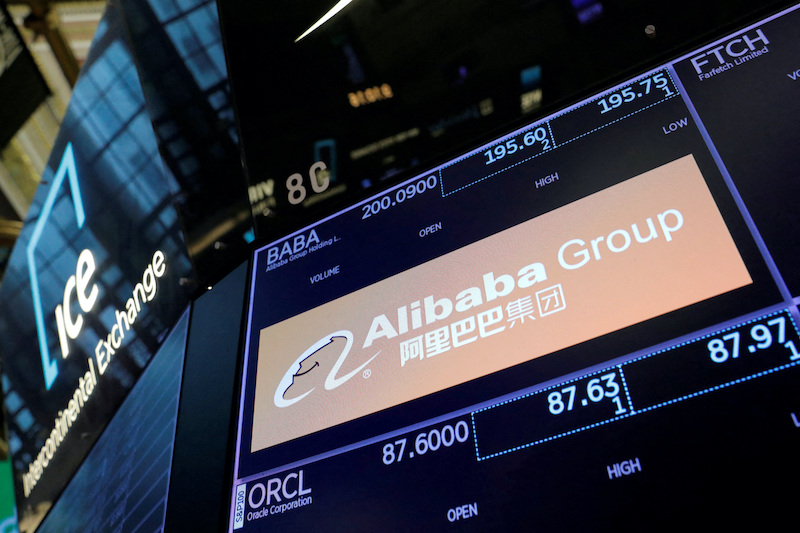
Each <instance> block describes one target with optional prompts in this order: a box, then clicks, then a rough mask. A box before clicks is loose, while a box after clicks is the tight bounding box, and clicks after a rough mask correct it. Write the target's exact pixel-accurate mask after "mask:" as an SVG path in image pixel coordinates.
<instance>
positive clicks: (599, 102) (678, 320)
mask: <svg viewBox="0 0 800 533" xmlns="http://www.w3.org/2000/svg"><path fill="white" fill-rule="evenodd" d="M573 4H575V3H573ZM798 24H800V11H799V10H798V9H797V8H796V7H795V8H791V9H788V10H786V11H783V12H781V13H778V14H776V15H774V16H771V17H769V18H767V19H764V20H760V21H758V22H756V23H753V24H750V25H748V26H747V27H744V28H742V29H740V30H738V31H736V32H735V33H731V34H730V35H727V36H726V37H724V38H721V39H719V40H716V41H714V42H711V43H709V44H707V45H705V46H703V47H701V48H697V49H696V50H695V51H692V52H690V53H688V54H685V55H682V56H680V57H677V58H675V59H674V60H672V61H670V62H667V63H665V64H663V65H660V66H657V67H656V68H652V69H649V70H647V71H645V72H641V73H640V74H639V75H636V76H634V77H632V78H630V79H628V80H627V81H624V82H622V83H619V84H616V85H614V86H611V87H609V88H607V89H606V90H604V91H602V92H600V93H598V94H595V95H593V96H590V97H588V98H586V99H584V100H581V101H579V102H577V103H575V104H574V105H571V106H569V107H566V108H564V109H561V110H559V111H557V112H555V113H553V114H550V115H548V116H544V117H542V118H540V119H537V120H536V121H533V122H530V123H528V124H524V125H522V126H520V127H517V128H515V129H513V130H508V131H507V133H504V134H502V135H500V136H498V137H496V138H494V139H493V140H491V141H489V142H486V143H483V144H481V145H479V146H476V147H475V148H474V149H472V150H470V151H467V152H464V153H461V154H459V155H457V156H455V157H454V158H452V159H450V160H448V161H446V162H444V163H442V164H440V165H437V166H434V167H432V168H429V169H428V170H427V171H425V172H420V173H418V174H417V175H415V176H413V177H411V178H410V179H408V180H406V181H403V182H401V183H397V184H395V185H393V186H391V187H388V188H386V189H384V190H382V191H381V192H380V193H378V194H375V195H373V196H371V197H369V198H367V199H365V200H363V201H361V202H358V203H353V204H352V205H349V206H347V207H345V208H343V209H342V210H340V211H338V212H336V213H334V214H332V215H330V216H327V217H326V218H323V219H321V220H318V221H317V222H315V223H313V224H311V225H309V226H307V227H305V228H303V229H300V230H298V231H296V232H294V233H292V234H290V235H287V236H285V237H284V238H282V239H279V240H276V241H274V242H270V243H269V244H266V245H264V246H262V247H260V248H258V249H257V250H256V251H255V254H254V259H253V267H252V274H251V275H252V279H251V287H250V301H249V312H248V316H247V325H246V343H245V347H244V365H243V377H242V387H241V397H240V407H239V415H238V416H239V418H238V426H237V434H236V436H237V444H236V449H235V461H234V475H233V483H232V490H231V499H230V506H231V507H230V508H231V514H230V518H229V530H230V531H239V530H241V531H309V530H334V531H337V530H357V531H366V530H398V531H409V530H422V531H427V530H446V529H447V528H448V527H454V528H458V529H459V530H468V531H488V530H499V531H509V530H520V529H529V528H534V529H536V530H543V531H552V530H578V528H590V527H599V526H602V527H603V528H604V529H614V528H616V529H615V530H617V529H618V530H642V529H647V527H646V526H645V525H644V524H648V523H652V521H653V519H654V518H656V517H657V518H658V520H659V523H664V524H670V525H676V526H677V525H680V524H682V523H683V522H682V521H683V520H684V519H685V517H687V516H693V517H696V518H695V519H696V520H698V524H705V525H712V524H714V525H720V524H728V523H730V524H741V523H742V522H741V521H742V520H750V519H752V520H758V523H759V524H761V526H762V527H764V526H765V525H766V524H768V523H769V521H770V520H773V519H774V520H776V523H782V522H781V521H782V520H784V519H786V518H788V517H789V516H790V510H791V505H790V503H789V502H790V495H789V494H788V493H787V492H786V491H785V490H784V489H783V488H782V487H785V486H787V484H788V483H789V482H790V481H791V480H794V479H795V478H796V476H797V474H798V473H800V468H798V467H800V463H799V462H798V460H797V454H796V449H797V444H798V435H799V434H798V431H800V430H798V427H800V403H798V400H797V395H796V391H797V384H798V378H799V375H798V369H797V365H798V364H800V363H799V362H800V336H798V335H799V333H798V329H797V320H798V318H800V315H798V310H797V303H798V301H800V273H798V270H797V268H796V264H797V261H798V259H799V258H800V257H798V249H800V248H799V247H798V244H800V219H799V218H798V215H797V210H796V208H795V205H796V202H797V200H798V198H800V181H798V180H797V168H800V167H799V164H800V152H798V151H797V150H796V146H797V141H798V128H797V124H796V122H797V121H796V117H797V116H798V114H800V99H798V98H797V91H798V87H800V86H799V85H798V84H800V80H799V79H798V71H797V69H798V67H800V64H798V63H797V57H798V54H800V39H798V37H797V32H796V28H797V26H798ZM378 90H380V88H379V89H378ZM246 144H247V142H246V141H245V145H246ZM320 183H322V182H321V181H318V182H316V185H320ZM287 186H288V187H289V195H290V198H291V194H292V190H293V189H292V187H293V186H294V187H295V189H296V190H299V188H298V187H299V186H298V184H296V183H295V184H290V183H288V182H287ZM307 192H309V194H310V189H308V191H307ZM734 507H735V508H736V512H735V513H728V512H722V511H720V509H726V510H729V509H732V508H734ZM767 509H769V516H766V517H765V516H764V515H765V514H766V513H765V510H767ZM643 520H648V522H643ZM534 526H535V527H534Z"/></svg>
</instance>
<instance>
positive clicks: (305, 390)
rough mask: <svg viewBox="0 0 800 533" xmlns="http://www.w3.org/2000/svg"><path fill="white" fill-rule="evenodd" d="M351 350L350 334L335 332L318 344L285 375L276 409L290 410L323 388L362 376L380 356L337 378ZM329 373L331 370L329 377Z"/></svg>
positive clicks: (374, 356)
mask: <svg viewBox="0 0 800 533" xmlns="http://www.w3.org/2000/svg"><path fill="white" fill-rule="evenodd" d="M352 347H353V333H352V332H350V331H347V330H341V331H336V332H334V333H331V334H330V335H327V336H325V337H323V338H321V339H320V340H318V341H317V342H315V343H314V344H313V345H312V346H311V347H310V348H308V349H307V350H306V351H305V352H303V354H302V355H301V356H300V357H298V358H297V359H296V360H295V362H294V363H292V365H291V366H290V367H289V369H288V370H287V371H286V373H285V374H284V375H283V378H282V379H281V381H280V383H279V384H278V388H277V389H276V390H275V396H274V398H273V401H274V403H275V406H276V407H289V406H290V405H293V404H295V403H297V402H299V401H300V400H302V399H303V398H305V397H306V396H308V395H309V394H311V393H312V392H314V391H315V390H316V389H317V388H319V386H320V385H322V386H323V387H324V388H325V390H333V389H335V388H337V387H339V386H340V385H342V384H343V383H345V382H347V381H348V380H349V379H350V378H352V377H353V376H355V375H356V374H358V373H359V372H361V370H363V369H364V367H365V366H367V365H368V364H369V363H370V362H372V360H373V359H375V358H376V357H377V356H378V354H380V352H378V353H376V354H375V355H373V356H372V357H370V358H369V359H368V360H366V361H364V362H363V363H362V364H360V365H359V366H358V367H357V368H355V369H353V370H351V371H350V372H348V373H347V374H345V375H344V376H341V377H337V376H336V374H337V372H339V370H340V369H341V368H342V365H344V362H345V360H346V359H347V355H348V354H349V353H350V349H351V348H352ZM334 358H336V359H335V362H334ZM327 369H330V370H328V371H327V375H326V370H327Z"/></svg>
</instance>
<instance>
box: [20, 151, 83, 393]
mask: <svg viewBox="0 0 800 533" xmlns="http://www.w3.org/2000/svg"><path fill="white" fill-rule="evenodd" d="M64 179H68V180H69V188H70V193H71V195H72V204H73V206H74V208H75V218H76V220H77V223H78V228H79V229H80V228H83V224H84V222H86V213H85V212H84V210H83V200H82V199H81V189H80V186H79V184H78V171H77V168H76V166H75V155H74V153H73V150H72V143H67V147H66V149H65V150H64V155H63V156H62V157H61V163H59V165H58V170H57V171H56V174H55V178H54V179H53V184H52V186H51V187H50V190H49V191H48V193H47V198H45V201H44V204H43V205H42V209H41V211H40V213H39V219H38V220H37V221H36V225H35V226H34V228H33V234H32V235H31V240H30V242H28V246H27V248H26V252H27V256H28V273H29V276H30V281H31V293H32V296H33V313H34V316H35V318H36V330H37V333H38V338H39V352H40V354H41V357H42V370H43V371H44V383H45V386H46V388H47V390H50V387H52V385H53V382H54V381H55V379H56V377H57V376H58V362H57V361H55V360H53V359H52V358H51V357H50V349H49V347H48V342H47V333H46V331H45V326H44V313H43V312H42V298H41V294H40V292H39V277H38V274H37V271H36V261H35V254H36V247H37V246H38V244H39V240H40V239H41V237H42V232H43V231H44V228H45V226H46V225H47V220H48V218H49V217H50V214H51V213H52V210H53V205H54V204H55V201H56V197H57V196H58V192H59V191H60V190H61V186H62V185H63V184H64ZM79 264H80V261H79ZM79 270H80V269H79ZM70 281H71V282H72V283H73V284H74V281H73V278H70ZM67 288H68V289H69V283H68V287H67ZM67 295H68V291H65V298H64V300H65V301H67V300H68V298H67ZM92 303H93V302H92ZM67 313H68V311H67ZM57 314H58V313H57ZM78 318H79V319H80V317H78ZM77 322H78V321H77V320H76V321H75V323H74V324H76V325H77ZM59 326H61V324H59ZM77 329H80V325H77ZM70 336H72V335H70ZM62 346H63V343H62Z"/></svg>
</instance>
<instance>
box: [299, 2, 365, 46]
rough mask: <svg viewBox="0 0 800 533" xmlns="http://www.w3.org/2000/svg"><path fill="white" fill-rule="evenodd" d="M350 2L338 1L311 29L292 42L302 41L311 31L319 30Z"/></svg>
mask: <svg viewBox="0 0 800 533" xmlns="http://www.w3.org/2000/svg"><path fill="white" fill-rule="evenodd" d="M352 1H353V0H339V2H338V3H337V4H336V5H335V6H333V7H332V8H331V9H330V11H328V12H327V13H325V14H324V15H323V16H322V18H321V19H319V20H318V21H316V22H315V23H314V24H312V25H311V27H310V28H308V29H307V30H306V31H304V32H303V34H302V35H301V36H300V37H298V38H297V39H295V40H294V42H297V41H299V40H300V39H302V38H303V37H305V36H306V35H308V34H309V33H311V32H312V31H314V30H316V29H317V28H319V27H320V26H322V25H323V24H325V23H326V22H328V21H329V20H330V19H331V18H333V16H334V15H336V14H337V13H338V12H339V11H341V10H342V9H344V8H345V7H347V4H349V3H350V2H352Z"/></svg>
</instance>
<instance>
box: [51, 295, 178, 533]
mask: <svg viewBox="0 0 800 533" xmlns="http://www.w3.org/2000/svg"><path fill="white" fill-rule="evenodd" d="M188 325H189V311H188V310H187V311H186V312H185V313H184V315H183V316H182V317H181V319H180V320H179V321H178V323H177V324H176V325H175V328H174V329H173V331H172V332H170V334H169V335H168V336H167V338H166V339H165V340H164V343H163V344H162V345H161V348H159V350H158V352H157V353H156V354H155V355H154V356H153V360H152V361H151V363H150V365H149V366H148V367H147V369H146V370H145V371H144V372H143V373H142V376H141V377H140V378H139V381H138V382H137V383H136V386H135V387H134V388H133V389H132V390H131V392H130V394H129V395H128V397H127V398H125V401H124V402H123V403H122V405H121V406H120V408H119V410H118V411H117V412H116V414H115V415H114V418H113V420H112V421H111V422H110V423H109V425H108V428H106V431H105V432H104V433H103V435H102V436H101V437H100V439H98V441H97V444H96V445H95V446H94V448H92V452H91V454H89V456H88V457H87V459H86V461H84V463H83V464H82V465H81V467H80V468H79V469H78V471H77V473H76V474H75V476H74V477H73V479H72V481H71V482H70V483H69V485H68V486H67V488H66V489H65V490H64V493H63V495H62V496H61V498H59V500H58V502H56V504H55V505H54V506H53V509H52V510H51V511H50V512H49V513H48V515H47V517H46V518H45V520H44V522H42V524H41V526H40V527H39V529H38V530H37V531H40V532H43V533H45V532H54V533H57V532H63V531H93V530H94V531H159V530H161V528H163V525H164V515H165V514H166V508H167V489H168V487H169V482H170V468H171V465H172V452H173V446H174V443H175V425H176V420H177V414H178V399H179V395H180V390H181V377H182V375H183V372H182V368H183V363H184V352H185V349H186V335H187V329H188Z"/></svg>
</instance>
